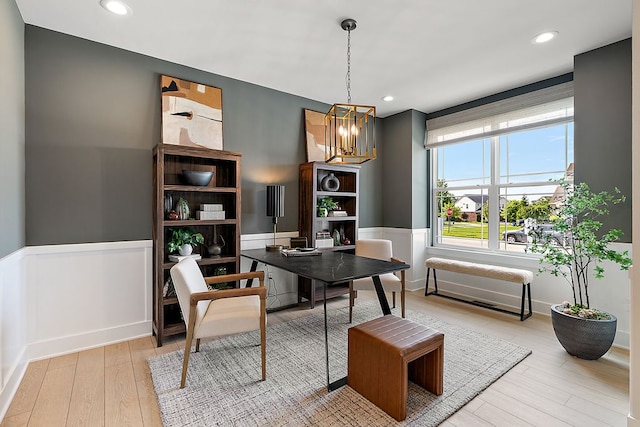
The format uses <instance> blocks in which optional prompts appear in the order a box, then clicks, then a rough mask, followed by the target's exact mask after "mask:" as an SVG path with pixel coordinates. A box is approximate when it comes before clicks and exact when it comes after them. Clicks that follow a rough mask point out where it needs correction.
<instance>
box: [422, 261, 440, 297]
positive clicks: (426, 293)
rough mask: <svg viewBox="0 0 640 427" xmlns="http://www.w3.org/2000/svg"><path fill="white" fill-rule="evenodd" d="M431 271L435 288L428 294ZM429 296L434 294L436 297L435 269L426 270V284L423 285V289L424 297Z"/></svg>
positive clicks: (436, 281) (436, 280)
mask: <svg viewBox="0 0 640 427" xmlns="http://www.w3.org/2000/svg"><path fill="white" fill-rule="evenodd" d="M431 270H433V286H434V288H435V290H434V291H433V292H429V272H430V271H431ZM431 294H436V295H438V279H436V269H435V268H433V269H432V268H427V283H426V284H425V287H424V296H425V297H426V296H428V295H431Z"/></svg>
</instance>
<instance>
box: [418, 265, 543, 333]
mask: <svg viewBox="0 0 640 427" xmlns="http://www.w3.org/2000/svg"><path fill="white" fill-rule="evenodd" d="M425 265H426V266H427V283H426V286H425V290H424V294H425V296H427V295H436V296H441V297H445V298H449V299H454V300H456V301H462V302H466V303H468V304H473V305H477V306H480V307H485V308H489V309H491V310H496V311H500V312H503V313H508V314H514V315H516V316H520V320H521V321H522V320H524V319H527V318H529V317H531V282H532V281H533V273H532V272H531V271H529V270H522V269H519V268H509V267H500V266H497V265H487V264H478V263H474V262H466V261H457V260H453V259H445V258H436V257H433V258H429V259H427V261H426V262H425ZM431 270H433V282H434V285H435V290H434V291H433V292H429V272H430V271H431ZM436 270H446V271H452V272H455V273H462V274H469V275H472V276H481V277H488V278H491V279H498V280H505V281H507V282H513V283H521V284H522V300H521V303H520V312H519V313H518V312H515V311H509V310H505V309H503V308H500V307H496V306H493V305H490V304H488V303H482V302H478V301H468V300H465V299H462V298H457V297H453V296H450V295H443V294H439V293H438V281H437V279H436ZM525 297H526V298H528V300H529V312H528V313H527V314H526V315H525V312H524V306H525Z"/></svg>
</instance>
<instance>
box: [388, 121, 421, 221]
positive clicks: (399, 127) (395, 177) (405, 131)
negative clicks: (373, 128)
mask: <svg viewBox="0 0 640 427" xmlns="http://www.w3.org/2000/svg"><path fill="white" fill-rule="evenodd" d="M412 120H413V114H412V111H411V110H407V111H404V112H402V113H398V114H394V115H393V116H390V117H387V118H386V119H385V123H384V129H383V139H384V140H385V141H387V144H386V145H385V146H384V149H383V150H381V154H380V156H381V157H382V158H384V160H385V161H384V163H383V165H382V199H383V200H384V203H383V204H382V218H383V224H384V226H385V227H395V228H409V229H410V228H411V223H412V220H411V216H412V200H411V196H412V194H413V190H412V186H413V180H412V174H413V168H412V161H413V160H412V158H413V152H412V147H411V141H412V130H413V122H412Z"/></svg>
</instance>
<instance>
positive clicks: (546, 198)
mask: <svg viewBox="0 0 640 427" xmlns="http://www.w3.org/2000/svg"><path fill="white" fill-rule="evenodd" d="M559 86H560V87H551V88H547V89H545V90H543V91H541V92H542V93H537V92H534V93H533V94H525V95H526V96H521V97H519V98H518V99H514V100H511V101H507V102H504V101H503V102H501V103H500V104H501V105H500V106H499V107H496V106H494V105H491V104H489V105H488V106H482V107H476V109H474V110H472V111H463V112H459V113H455V114H454V115H455V116H456V117H453V118H452V117H444V118H441V119H434V120H429V121H428V122H427V129H428V130H427V148H428V149H430V150H431V158H432V161H433V165H432V171H433V176H432V182H433V183H434V186H433V191H432V197H433V200H432V204H431V206H433V210H432V212H431V215H432V224H433V226H432V232H433V236H432V237H433V238H432V241H433V245H434V246H443V247H447V246H449V247H463V248H467V249H469V248H473V249H478V250H493V251H510V252H520V253H524V252H525V251H526V248H527V246H528V244H529V243H530V242H531V237H530V236H529V234H528V233H529V231H530V230H531V228H533V227H538V226H539V225H541V224H546V223H549V224H550V223H552V222H553V219H554V212H555V211H556V209H557V207H558V205H559V204H560V203H561V202H562V194H561V193H559V192H558V182H559V180H560V179H563V178H564V179H568V180H572V179H573V128H574V125H573V96H572V94H573V86H572V84H571V82H569V83H565V84H562V85H559ZM523 97H524V99H523ZM509 108H511V109H509ZM478 110H483V111H478ZM479 116H484V117H480V118H478V117H479ZM465 117H466V118H467V119H468V120H465ZM448 212H450V213H451V215H448Z"/></svg>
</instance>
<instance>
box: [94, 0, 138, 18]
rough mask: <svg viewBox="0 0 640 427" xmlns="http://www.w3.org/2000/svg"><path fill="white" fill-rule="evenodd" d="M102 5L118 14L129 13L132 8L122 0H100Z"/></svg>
mask: <svg viewBox="0 0 640 427" xmlns="http://www.w3.org/2000/svg"><path fill="white" fill-rule="evenodd" d="M100 6H102V7H104V8H105V9H107V10H108V11H109V12H111V13H115V14H116V15H129V14H131V8H130V7H129V6H128V5H127V4H126V3H124V2H122V1H120V0H100Z"/></svg>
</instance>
